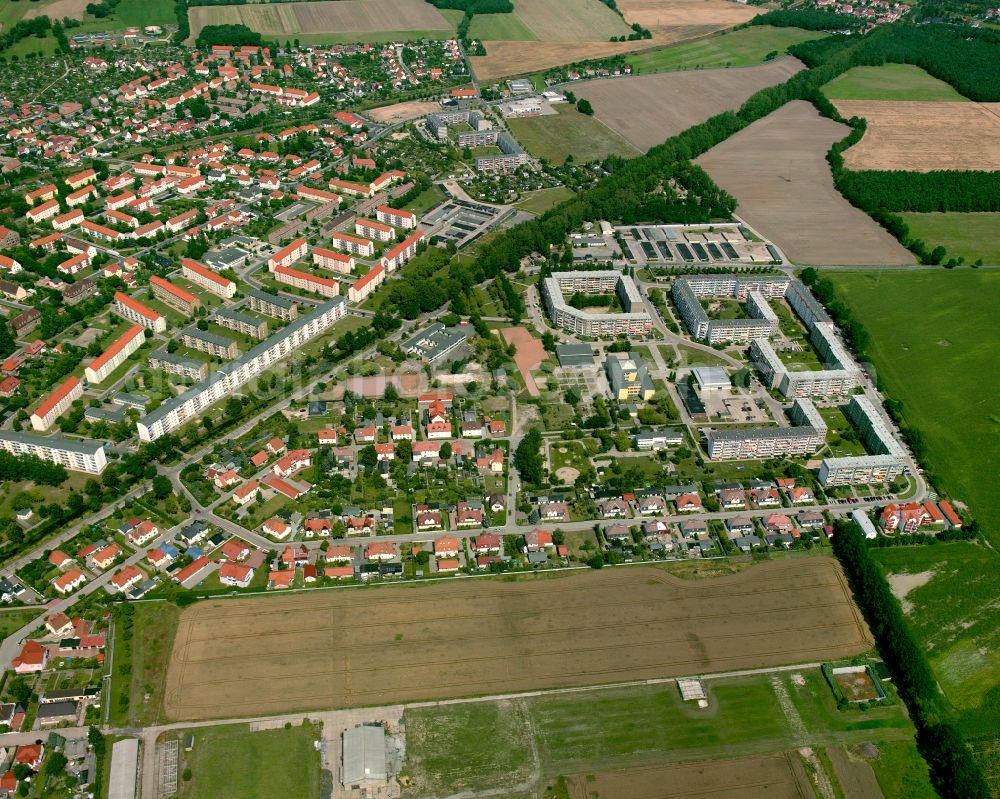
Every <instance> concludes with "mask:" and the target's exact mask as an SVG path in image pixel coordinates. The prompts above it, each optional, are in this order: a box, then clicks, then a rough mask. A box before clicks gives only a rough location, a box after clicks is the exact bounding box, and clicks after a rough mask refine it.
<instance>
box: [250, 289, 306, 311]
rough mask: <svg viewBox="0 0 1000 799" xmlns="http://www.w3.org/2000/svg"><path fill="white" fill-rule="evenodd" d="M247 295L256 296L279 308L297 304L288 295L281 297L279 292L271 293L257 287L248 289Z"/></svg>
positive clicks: (287, 307)
mask: <svg viewBox="0 0 1000 799" xmlns="http://www.w3.org/2000/svg"><path fill="white" fill-rule="evenodd" d="M247 296H248V297H256V298H257V299H258V300H260V301H261V302H267V303H270V304H271V305H277V306H278V307H279V308H285V309H286V310H287V309H289V308H291V307H292V306H293V305H296V304H297V303H296V302H295V300H292V299H289V298H288V297H282V296H281V295H280V294H271V293H270V292H267V291H259V290H258V289H252V290H250V291H248V292H247Z"/></svg>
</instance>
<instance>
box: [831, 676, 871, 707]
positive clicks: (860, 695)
mask: <svg viewBox="0 0 1000 799" xmlns="http://www.w3.org/2000/svg"><path fill="white" fill-rule="evenodd" d="M834 679H835V680H836V681H837V686H838V687H839V688H840V691H841V693H842V694H843V695H844V696H845V697H846V698H847V699H848V700H849V701H853V702H862V701H869V702H871V701H874V700H876V699H878V698H879V695H878V691H876V690H875V683H873V682H872V678H871V676H870V675H869V674H868V672H867V671H851V672H840V673H839V674H835V675H834Z"/></svg>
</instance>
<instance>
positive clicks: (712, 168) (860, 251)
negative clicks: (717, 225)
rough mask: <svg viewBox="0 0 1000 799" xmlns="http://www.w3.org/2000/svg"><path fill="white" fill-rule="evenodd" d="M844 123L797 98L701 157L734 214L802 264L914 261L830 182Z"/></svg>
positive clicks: (903, 262) (844, 131)
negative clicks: (732, 201) (833, 150)
mask: <svg viewBox="0 0 1000 799" xmlns="http://www.w3.org/2000/svg"><path fill="white" fill-rule="evenodd" d="M848 130H849V129H848V128H847V126H846V125H841V124H839V123H837V122H833V121H832V120H829V119H825V118H823V117H821V116H820V115H819V114H818V113H817V111H816V109H815V108H814V107H813V106H812V105H810V104H809V103H806V102H804V101H800V100H796V101H793V102H791V103H788V104H787V105H785V106H782V107H781V108H780V109H778V110H777V111H775V112H774V113H773V114H770V115H769V116H767V117H765V118H764V119H760V120H758V121H757V122H754V123H753V124H752V125H750V127H748V128H745V129H744V130H742V131H740V132H739V133H737V134H736V135H735V136H732V137H731V138H729V139H727V140H726V141H724V142H722V143H721V144H719V145H717V146H716V147H713V148H712V149H711V150H709V151H708V152H707V153H705V154H704V155H702V156H700V157H699V158H698V159H696V163H698V164H700V165H701V166H702V167H703V168H704V169H705V170H707V171H708V173H709V174H710V175H711V176H712V179H713V180H715V182H716V183H718V184H719V185H720V186H721V187H722V188H724V189H725V190H726V191H728V192H729V193H730V194H732V195H733V196H734V197H736V199H737V200H739V207H738V208H737V209H736V213H737V214H738V215H739V216H741V217H743V218H744V219H746V220H747V222H749V223H750V224H751V225H752V226H753V227H755V228H757V230H759V231H760V232H761V233H762V234H763V235H764V236H766V237H768V238H770V239H772V240H773V241H774V242H775V243H776V244H777V245H778V246H779V247H781V248H782V250H784V252H785V255H786V256H788V257H789V258H790V259H791V260H792V261H794V262H795V263H799V264H831V265H836V264H912V263H913V262H914V260H913V255H912V254H911V253H910V252H909V251H908V250H906V249H904V248H903V246H902V245H901V244H900V243H899V242H897V241H896V240H895V239H894V238H893V237H892V236H890V235H889V234H888V233H887V232H886V231H885V230H883V229H882V228H881V227H879V226H878V225H877V224H876V223H875V222H874V221H873V220H872V219H871V218H870V217H869V216H867V215H866V214H864V213H862V212H861V211H859V210H858V209H857V208H854V207H853V206H852V205H851V204H850V203H848V202H847V200H845V199H844V198H843V197H842V196H841V195H840V193H839V192H838V191H837V190H836V189H835V188H834V186H833V178H832V176H831V175H830V167H829V165H828V164H827V162H826V152H827V150H828V149H829V148H830V145H831V144H832V143H833V142H835V141H838V140H840V139H842V138H844V136H845V135H846V134H847V132H848Z"/></svg>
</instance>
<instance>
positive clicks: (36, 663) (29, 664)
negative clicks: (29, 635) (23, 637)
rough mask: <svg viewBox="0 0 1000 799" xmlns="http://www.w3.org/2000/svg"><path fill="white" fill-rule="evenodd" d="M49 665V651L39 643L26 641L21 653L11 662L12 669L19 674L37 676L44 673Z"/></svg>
mask: <svg viewBox="0 0 1000 799" xmlns="http://www.w3.org/2000/svg"><path fill="white" fill-rule="evenodd" d="M48 663H49V650H48V649H47V648H46V647H44V646H42V645H41V644H40V643H38V641H25V643H24V646H22V647H21V653H20V654H19V655H18V656H17V657H16V658H14V659H13V660H12V661H11V662H10V665H11V668H13V669H14V671H15V672H16V673H17V674H36V673H37V672H40V671H43V670H44V669H45V667H46V666H47V665H48Z"/></svg>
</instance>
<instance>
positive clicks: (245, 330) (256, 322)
mask: <svg viewBox="0 0 1000 799" xmlns="http://www.w3.org/2000/svg"><path fill="white" fill-rule="evenodd" d="M212 321H213V322H215V324H217V325H219V326H220V327H225V328H228V329H229V330H235V331H236V332H237V333H242V334H243V335H245V336H252V337H253V338H256V339H260V340H264V339H265V338H267V322H265V321H264V320H263V319H258V318H257V317H256V316H250V314H245V313H240V312H239V311H231V310H229V309H228V308H220V309H219V310H217V311H216V312H215V315H214V316H213V317H212Z"/></svg>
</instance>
